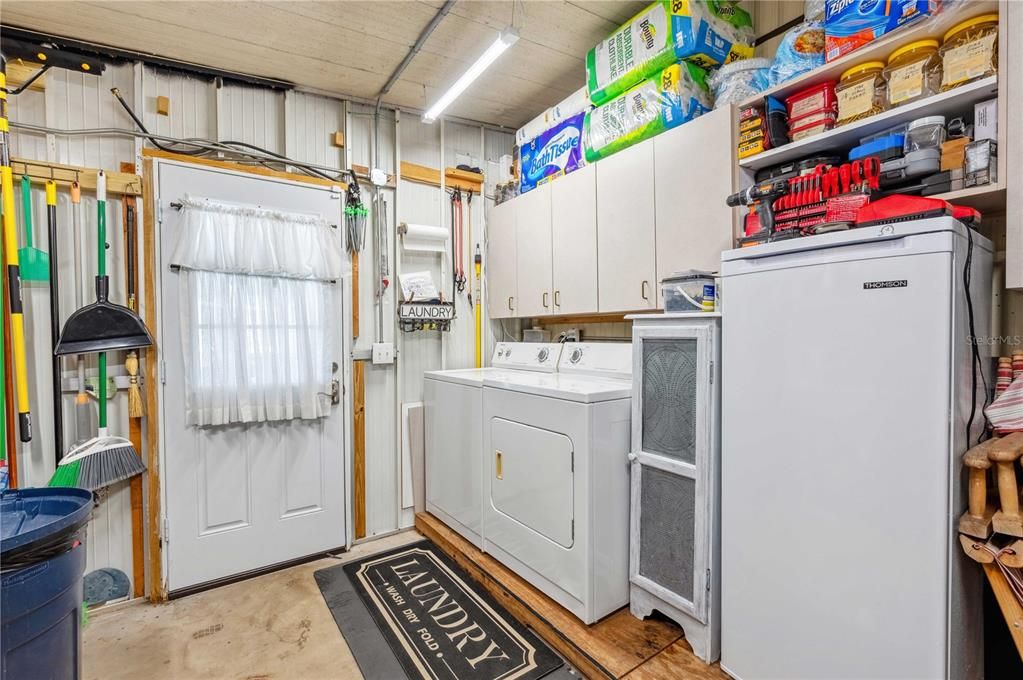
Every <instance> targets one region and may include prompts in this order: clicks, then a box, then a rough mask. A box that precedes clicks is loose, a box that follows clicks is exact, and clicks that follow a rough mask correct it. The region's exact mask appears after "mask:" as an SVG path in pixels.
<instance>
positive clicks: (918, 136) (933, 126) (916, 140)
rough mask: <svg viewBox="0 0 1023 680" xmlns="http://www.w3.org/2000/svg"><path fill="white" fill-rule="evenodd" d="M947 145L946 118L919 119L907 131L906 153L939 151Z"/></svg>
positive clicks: (930, 117) (929, 117)
mask: <svg viewBox="0 0 1023 680" xmlns="http://www.w3.org/2000/svg"><path fill="white" fill-rule="evenodd" d="M944 143H945V116H928V117H926V118H917V119H916V120H914V121H913V122H911V123H910V124H909V128H908V129H907V131H906V153H912V152H913V151H920V150H922V149H938V150H939V151H940V150H941V145H942V144H944Z"/></svg>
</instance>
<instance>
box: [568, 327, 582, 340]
mask: <svg viewBox="0 0 1023 680" xmlns="http://www.w3.org/2000/svg"><path fill="white" fill-rule="evenodd" d="M564 334H565V342H581V341H582V339H583V334H582V333H580V332H579V329H578V328H569V329H568V330H566V331H564Z"/></svg>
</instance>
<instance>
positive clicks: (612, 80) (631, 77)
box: [586, 0, 754, 104]
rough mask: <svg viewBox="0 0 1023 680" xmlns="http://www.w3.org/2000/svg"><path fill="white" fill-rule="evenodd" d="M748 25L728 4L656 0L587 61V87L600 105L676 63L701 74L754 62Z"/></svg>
mask: <svg viewBox="0 0 1023 680" xmlns="http://www.w3.org/2000/svg"><path fill="white" fill-rule="evenodd" d="M753 38H754V35H753V22H752V20H751V19H750V16H749V14H748V13H747V12H746V11H745V10H743V9H742V8H741V7H739V6H738V3H736V2H734V1H731V0H728V1H726V0H658V1H657V2H654V3H653V4H651V5H649V6H648V7H647V8H646V9H644V10H643V11H642V12H640V13H639V14H637V15H636V16H634V17H633V18H632V19H630V20H629V21H627V22H626V23H625V24H624V25H623V26H621V27H620V28H619V29H618V30H617V31H615V32H614V33H612V34H611V35H610V36H608V37H607V38H606V39H604V40H602V41H600V42H599V43H597V45H596V46H595V47H594V48H593V49H591V50H590V51H589V52H588V53H587V55H586V87H587V90H588V91H589V96H590V101H591V102H593V104H603V103H605V102H607V101H609V100H610V99H612V98H614V97H617V96H618V95H620V94H622V93H623V92H625V91H626V90H628V89H629V88H631V87H633V86H635V85H637V84H638V83H640V82H641V81H643V80H645V79H647V78H649V77H651V76H653V75H655V74H657V73H660V72H661V71H662V70H663V69H664V68H666V67H668V66H670V65H671V64H673V63H675V62H678V61H682V60H685V61H689V62H692V63H694V64H697V65H699V66H702V67H704V68H708V67H711V66H718V65H720V64H727V63H730V62H732V61H737V60H739V59H747V58H749V57H752V56H753V46H752V45H753Z"/></svg>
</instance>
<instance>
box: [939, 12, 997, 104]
mask: <svg viewBox="0 0 1023 680" xmlns="http://www.w3.org/2000/svg"><path fill="white" fill-rule="evenodd" d="M939 53H940V54H941V60H942V75H941V90H942V92H944V91H946V90H951V89H953V88H956V87H959V86H960V85H965V84H966V83H968V82H970V81H973V80H978V79H980V78H986V77H988V76H992V75H994V74H995V73H997V72H998V15H997V14H982V15H980V16H978V17H974V18H972V19H969V20H967V21H964V22H962V23H961V24H958V25H956V26H953V27H952V29H951V30H949V32H948V33H946V34H945V42H944V44H943V45H942V46H941V49H940V50H939Z"/></svg>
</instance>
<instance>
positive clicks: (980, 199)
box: [928, 183, 1005, 214]
mask: <svg viewBox="0 0 1023 680" xmlns="http://www.w3.org/2000/svg"><path fill="white" fill-rule="evenodd" d="M928 198H940V199H943V200H946V201H948V202H949V203H954V204H956V205H968V206H970V207H971V208H976V209H977V210H979V211H980V212H981V214H989V213H990V214H994V213H1002V212H1005V185H1004V184H1001V183H995V184H984V185H982V186H979V187H970V188H969V189H960V190H959V191H949V192H947V193H944V194H935V195H933V196H929V197H928Z"/></svg>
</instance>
